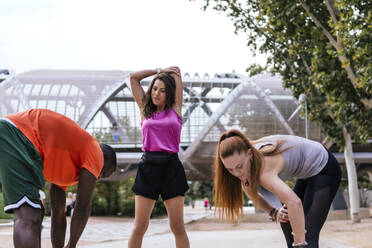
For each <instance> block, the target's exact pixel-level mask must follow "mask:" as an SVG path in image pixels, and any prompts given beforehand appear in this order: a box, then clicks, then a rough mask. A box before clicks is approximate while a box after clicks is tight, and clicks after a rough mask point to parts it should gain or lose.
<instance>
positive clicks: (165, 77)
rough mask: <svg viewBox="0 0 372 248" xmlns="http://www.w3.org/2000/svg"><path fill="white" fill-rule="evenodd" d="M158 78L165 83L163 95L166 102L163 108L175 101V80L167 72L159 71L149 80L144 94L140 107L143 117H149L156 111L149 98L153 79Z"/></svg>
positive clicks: (170, 105)
mask: <svg viewBox="0 0 372 248" xmlns="http://www.w3.org/2000/svg"><path fill="white" fill-rule="evenodd" d="M157 79H159V80H161V81H162V82H163V83H164V84H165V95H166V103H165V109H166V110H168V109H170V108H171V107H172V106H173V105H174V102H175V98H176V97H175V95H176V81H175V80H174V78H173V77H172V76H171V75H170V74H169V73H159V74H158V75H156V76H155V77H154V79H153V80H152V81H151V83H150V86H149V88H148V89H147V91H146V94H145V105H144V107H143V109H142V113H143V116H144V117H145V118H150V117H152V115H153V114H154V112H156V110H157V108H156V105H155V104H154V103H153V102H152V99H151V91H152V88H153V87H154V83H155V81H156V80H157Z"/></svg>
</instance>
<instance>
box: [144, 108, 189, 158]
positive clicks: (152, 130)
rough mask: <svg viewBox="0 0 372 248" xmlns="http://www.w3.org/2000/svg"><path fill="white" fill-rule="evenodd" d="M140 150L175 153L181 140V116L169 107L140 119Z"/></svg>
mask: <svg viewBox="0 0 372 248" xmlns="http://www.w3.org/2000/svg"><path fill="white" fill-rule="evenodd" d="M141 126H142V144H143V145H142V151H144V152H146V151H151V152H155V151H161V152H168V153H177V152H178V150H179V145H180V140H181V129H182V118H181V117H180V116H179V115H178V114H177V113H176V111H174V110H173V109H172V108H171V109H168V110H167V109H165V110H163V111H162V112H160V113H154V115H153V117H150V118H148V119H144V120H143V121H141Z"/></svg>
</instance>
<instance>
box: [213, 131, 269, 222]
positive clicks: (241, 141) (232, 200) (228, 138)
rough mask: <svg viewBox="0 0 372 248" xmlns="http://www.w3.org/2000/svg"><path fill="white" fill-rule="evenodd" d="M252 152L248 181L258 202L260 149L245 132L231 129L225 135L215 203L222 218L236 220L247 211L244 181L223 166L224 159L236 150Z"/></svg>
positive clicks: (218, 161)
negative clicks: (244, 205) (249, 150)
mask: <svg viewBox="0 0 372 248" xmlns="http://www.w3.org/2000/svg"><path fill="white" fill-rule="evenodd" d="M248 149H251V151H252V160H251V173H250V174H251V177H250V178H249V180H248V183H249V186H250V188H251V192H252V195H251V198H252V200H253V201H254V202H255V204H257V202H258V201H257V199H258V193H257V188H258V177H259V173H260V170H261V166H262V161H263V155H262V154H261V153H260V152H259V151H257V150H256V149H255V148H254V147H253V145H252V144H251V142H250V141H249V140H248V139H247V138H246V137H245V135H244V134H243V133H241V132H240V131H238V130H234V129H233V130H230V131H227V132H225V133H224V134H222V135H221V137H220V139H219V141H218V146H217V152H216V159H215V162H214V173H215V175H214V202H215V206H216V209H217V211H218V214H219V216H220V218H226V219H228V220H230V221H233V222H236V221H238V220H240V219H241V217H242V214H243V199H244V198H243V190H242V182H241V181H240V179H238V178H237V177H235V176H233V175H231V174H230V173H229V172H228V170H227V169H226V168H225V166H224V165H223V162H222V159H223V158H226V157H229V156H231V155H233V154H234V153H235V152H238V153H241V152H246V151H248Z"/></svg>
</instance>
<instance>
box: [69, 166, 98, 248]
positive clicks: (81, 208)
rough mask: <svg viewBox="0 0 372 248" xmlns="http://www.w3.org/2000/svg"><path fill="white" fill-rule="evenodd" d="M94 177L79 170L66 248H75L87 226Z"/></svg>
mask: <svg viewBox="0 0 372 248" xmlns="http://www.w3.org/2000/svg"><path fill="white" fill-rule="evenodd" d="M96 181H97V179H96V177H95V176H94V175H93V174H91V173H90V172H89V171H88V170H86V169H84V168H83V169H81V171H80V177H79V184H78V190H77V194H76V205H75V208H74V214H73V216H72V218H71V227H70V240H69V242H68V244H67V245H66V248H75V247H76V244H77V242H78V240H79V238H80V236H81V234H82V233H83V230H84V228H85V226H86V224H87V221H88V218H89V216H90V211H91V207H92V198H93V190H94V187H95V185H96Z"/></svg>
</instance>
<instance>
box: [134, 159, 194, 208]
mask: <svg viewBox="0 0 372 248" xmlns="http://www.w3.org/2000/svg"><path fill="white" fill-rule="evenodd" d="M188 189H189V186H188V185H187V180H186V175H185V170H184V168H183V165H182V163H181V161H180V160H179V158H178V155H177V153H173V154H169V153H167V152H145V153H144V154H143V155H142V158H141V162H140V163H139V165H138V170H137V175H136V180H135V182H134V184H133V187H132V190H133V192H134V193H135V194H136V195H141V196H144V197H147V198H151V199H153V200H157V199H158V198H159V194H160V195H161V198H162V199H163V200H164V201H165V200H168V199H171V198H173V197H176V196H184V195H185V193H186V191H187V190H188Z"/></svg>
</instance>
